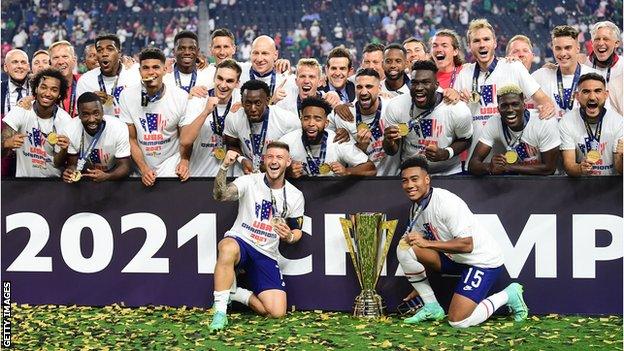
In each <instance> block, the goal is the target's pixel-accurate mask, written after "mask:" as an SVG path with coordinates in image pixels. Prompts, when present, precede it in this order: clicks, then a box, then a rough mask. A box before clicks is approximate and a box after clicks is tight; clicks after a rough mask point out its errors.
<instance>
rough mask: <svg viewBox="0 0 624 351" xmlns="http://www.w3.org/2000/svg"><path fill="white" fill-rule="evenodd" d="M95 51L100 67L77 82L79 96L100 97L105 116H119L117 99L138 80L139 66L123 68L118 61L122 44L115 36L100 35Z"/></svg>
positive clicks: (139, 78)
mask: <svg viewBox="0 0 624 351" xmlns="http://www.w3.org/2000/svg"><path fill="white" fill-rule="evenodd" d="M94 45H95V50H96V54H97V60H98V63H99V65H100V66H99V67H96V68H95V69H93V70H90V71H89V72H86V73H85V74H83V75H82V76H81V77H80V79H79V80H78V85H77V87H76V91H77V94H78V96H82V94H84V93H85V92H93V93H95V94H97V95H98V96H99V97H100V100H101V101H102V105H103V108H104V115H107V116H115V117H119V116H120V114H121V108H120V107H119V96H120V95H121V92H122V91H123V90H124V89H125V88H126V87H128V86H130V85H137V84H139V82H140V81H141V74H140V73H139V70H138V65H134V66H132V67H131V68H126V67H125V66H124V65H123V64H122V61H121V41H120V40H119V38H118V37H117V36H116V35H114V34H102V35H100V36H98V37H97V38H95V44H94Z"/></svg>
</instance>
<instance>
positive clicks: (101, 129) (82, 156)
mask: <svg viewBox="0 0 624 351" xmlns="http://www.w3.org/2000/svg"><path fill="white" fill-rule="evenodd" d="M105 126H106V121H102V123H100V126H99V127H98V130H97V132H96V133H95V135H94V136H93V139H91V143H90V144H89V146H88V147H87V150H86V151H85V150H84V134H85V132H84V129H83V130H82V136H81V137H80V155H79V156H78V164H77V165H76V171H78V172H80V171H82V169H83V168H84V166H85V164H86V163H87V157H89V155H90V154H91V151H93V148H94V147H95V145H96V144H97V142H98V141H99V140H100V137H101V136H102V132H104V127H105Z"/></svg>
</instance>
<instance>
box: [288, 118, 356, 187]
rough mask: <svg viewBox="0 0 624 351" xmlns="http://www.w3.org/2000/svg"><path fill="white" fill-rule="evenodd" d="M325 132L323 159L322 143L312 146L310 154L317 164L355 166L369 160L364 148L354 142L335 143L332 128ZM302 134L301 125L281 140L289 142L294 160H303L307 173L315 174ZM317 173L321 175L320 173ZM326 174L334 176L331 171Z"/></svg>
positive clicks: (334, 134)
mask: <svg viewBox="0 0 624 351" xmlns="http://www.w3.org/2000/svg"><path fill="white" fill-rule="evenodd" d="M325 132H326V133H327V143H326V147H327V149H326V150H325V158H324V159H321V144H320V143H319V144H318V145H311V146H310V156H312V157H313V158H314V162H316V164H317V165H320V164H322V163H327V164H330V163H332V162H340V163H341V164H342V165H343V166H345V167H355V166H357V165H360V164H362V163H366V162H367V161H368V156H366V154H365V153H363V152H362V150H360V149H358V148H357V147H356V146H355V144H353V143H352V142H346V143H342V144H339V143H335V142H334V137H335V136H336V133H334V132H333V131H331V130H325ZM302 135H303V130H302V129H301V127H300V128H299V129H298V130H295V131H292V132H290V133H288V134H286V135H284V136H283V137H282V138H281V139H280V141H281V142H284V143H286V144H288V146H289V148H290V157H291V158H292V159H293V161H299V162H302V163H303V168H304V171H305V173H306V174H307V175H309V176H310V175H313V174H312V172H311V170H310V165H309V164H308V158H309V156H308V153H307V151H306V148H305V146H304V145H303V140H302V139H301V136H302ZM313 167H314V166H313ZM316 175H317V176H321V175H320V174H316ZM326 175H327V176H333V175H334V173H333V172H331V171H330V172H329V173H328V174H326Z"/></svg>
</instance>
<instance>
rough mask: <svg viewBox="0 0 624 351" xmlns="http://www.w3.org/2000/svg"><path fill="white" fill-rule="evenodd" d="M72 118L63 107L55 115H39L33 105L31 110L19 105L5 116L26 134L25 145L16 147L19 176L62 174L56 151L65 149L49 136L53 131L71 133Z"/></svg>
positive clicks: (11, 123) (18, 129)
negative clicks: (58, 165)
mask: <svg viewBox="0 0 624 351" xmlns="http://www.w3.org/2000/svg"><path fill="white" fill-rule="evenodd" d="M33 104H34V103H33ZM71 120H72V118H71V117H70V116H69V114H68V113H67V112H65V110H63V109H62V108H58V109H57V110H56V117H54V118H46V119H43V118H39V117H38V116H37V114H36V113H35V108H34V107H33V106H31V108H30V110H25V109H23V108H21V107H19V106H15V107H13V108H12V109H11V111H9V113H7V114H6V116H4V118H3V119H2V121H3V122H4V123H6V124H7V125H8V126H9V127H11V128H12V129H13V130H15V131H16V132H18V133H22V134H26V138H24V144H22V146H21V147H20V148H19V149H16V150H15V154H16V155H17V156H16V159H17V169H16V173H15V176H16V177H17V178H20V177H37V178H46V177H60V176H61V170H60V169H58V168H56V167H54V154H55V153H56V152H60V151H61V149H60V148H59V147H58V146H53V145H50V144H49V143H48V141H47V140H46V137H47V135H48V134H49V133H50V132H53V131H54V132H56V134H58V135H67V130H68V128H69V125H70V123H71Z"/></svg>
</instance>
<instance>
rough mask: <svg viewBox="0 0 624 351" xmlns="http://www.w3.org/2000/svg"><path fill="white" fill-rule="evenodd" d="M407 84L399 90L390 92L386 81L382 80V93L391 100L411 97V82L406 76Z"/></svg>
mask: <svg viewBox="0 0 624 351" xmlns="http://www.w3.org/2000/svg"><path fill="white" fill-rule="evenodd" d="M403 79H404V81H405V83H404V84H403V85H402V86H401V87H400V88H399V89H397V90H390V89H388V86H387V85H386V80H385V79H384V80H382V81H381V93H382V94H385V95H386V96H387V97H388V98H389V99H391V98H394V97H397V96H399V95H410V87H409V85H408V84H409V83H408V82H409V80H408V77H407V75H405V77H404V78H403Z"/></svg>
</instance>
